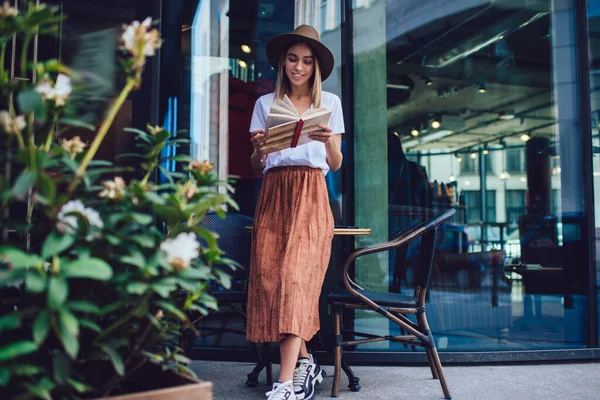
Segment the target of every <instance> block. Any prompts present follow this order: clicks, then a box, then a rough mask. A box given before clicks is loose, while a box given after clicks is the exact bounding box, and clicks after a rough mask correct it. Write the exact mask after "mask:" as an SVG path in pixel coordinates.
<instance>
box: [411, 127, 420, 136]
mask: <svg viewBox="0 0 600 400" xmlns="http://www.w3.org/2000/svg"><path fill="white" fill-rule="evenodd" d="M410 134H411V135H413V136H415V137H417V136H419V130H418V129H417V128H412V129H411V131H410Z"/></svg>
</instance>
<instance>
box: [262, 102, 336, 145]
mask: <svg viewBox="0 0 600 400" xmlns="http://www.w3.org/2000/svg"><path fill="white" fill-rule="evenodd" d="M329 117H331V111H329V110H327V109H326V108H313V109H309V110H306V111H305V112H304V113H302V115H299V114H298V111H296V108H295V107H294V104H293V103H292V101H291V100H290V99H289V98H288V97H287V96H284V97H283V100H280V99H275V103H273V106H271V110H270V111H269V115H268V116H267V132H266V136H267V143H266V145H265V153H266V154H269V153H273V152H274V151H280V150H283V149H287V148H289V147H292V148H294V147H296V146H300V145H303V144H306V143H308V142H310V141H312V140H311V139H310V138H309V137H308V134H309V133H310V132H314V131H318V130H320V128H319V125H320V124H325V125H327V124H329Z"/></svg>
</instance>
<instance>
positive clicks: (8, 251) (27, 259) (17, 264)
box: [0, 246, 43, 268]
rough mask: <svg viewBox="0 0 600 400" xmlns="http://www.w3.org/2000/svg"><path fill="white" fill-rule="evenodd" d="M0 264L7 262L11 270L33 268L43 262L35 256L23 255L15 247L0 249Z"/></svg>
mask: <svg viewBox="0 0 600 400" xmlns="http://www.w3.org/2000/svg"><path fill="white" fill-rule="evenodd" d="M0 262H9V263H11V264H12V267H13V268H27V267H34V266H36V265H39V264H41V263H42V262H43V261H42V259H41V258H39V257H38V256H36V255H35V254H29V253H25V252H24V251H21V250H19V249H17V248H15V247H10V246H1V247H0Z"/></svg>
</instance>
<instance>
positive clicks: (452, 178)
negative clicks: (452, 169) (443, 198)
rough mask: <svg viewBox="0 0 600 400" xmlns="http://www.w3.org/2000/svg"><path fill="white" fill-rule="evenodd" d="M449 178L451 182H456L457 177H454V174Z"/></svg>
mask: <svg viewBox="0 0 600 400" xmlns="http://www.w3.org/2000/svg"><path fill="white" fill-rule="evenodd" d="M448 180H449V181H450V182H454V181H455V180H456V178H455V177H454V175H450V178H448Z"/></svg>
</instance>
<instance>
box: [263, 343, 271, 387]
mask: <svg viewBox="0 0 600 400" xmlns="http://www.w3.org/2000/svg"><path fill="white" fill-rule="evenodd" d="M264 350H265V354H264V359H265V361H266V362H267V363H266V365H265V368H266V369H267V384H268V385H272V384H273V361H272V359H271V344H270V343H265V349H264Z"/></svg>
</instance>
